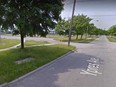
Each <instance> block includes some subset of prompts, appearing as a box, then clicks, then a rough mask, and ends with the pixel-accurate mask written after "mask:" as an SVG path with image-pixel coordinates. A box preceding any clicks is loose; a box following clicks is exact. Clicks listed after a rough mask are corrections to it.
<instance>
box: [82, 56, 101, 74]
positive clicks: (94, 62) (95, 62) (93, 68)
mask: <svg viewBox="0 0 116 87" xmlns="http://www.w3.org/2000/svg"><path fill="white" fill-rule="evenodd" d="M87 61H88V62H90V63H89V64H88V66H87V69H86V70H81V72H80V74H89V75H94V76H97V74H102V73H100V72H98V70H99V66H100V65H99V59H97V58H90V60H87Z"/></svg>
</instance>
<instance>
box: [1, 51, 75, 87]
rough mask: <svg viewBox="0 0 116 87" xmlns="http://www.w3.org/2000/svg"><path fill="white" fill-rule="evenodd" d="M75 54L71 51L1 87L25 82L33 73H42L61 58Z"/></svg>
mask: <svg viewBox="0 0 116 87" xmlns="http://www.w3.org/2000/svg"><path fill="white" fill-rule="evenodd" d="M74 52H75V51H74V50H73V51H70V52H68V53H66V54H64V55H62V56H61V57H58V58H57V59H55V60H53V61H51V62H49V63H47V64H45V65H43V66H41V67H39V68H37V69H35V70H33V71H31V72H29V73H27V74H25V75H23V76H21V77H19V78H17V79H15V80H13V81H11V82H9V83H4V84H2V85H0V87H10V84H13V83H15V82H17V81H20V80H23V79H25V78H26V77H28V76H30V75H32V74H33V73H35V72H37V71H41V70H42V69H44V68H45V67H48V66H50V65H52V64H54V63H55V62H56V61H58V60H60V59H61V58H63V57H65V56H67V55H69V54H71V53H74Z"/></svg>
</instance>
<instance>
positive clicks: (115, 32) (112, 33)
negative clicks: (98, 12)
mask: <svg viewBox="0 0 116 87" xmlns="http://www.w3.org/2000/svg"><path fill="white" fill-rule="evenodd" d="M107 34H108V35H110V36H116V25H113V26H111V27H110V28H109V29H108V30H107Z"/></svg>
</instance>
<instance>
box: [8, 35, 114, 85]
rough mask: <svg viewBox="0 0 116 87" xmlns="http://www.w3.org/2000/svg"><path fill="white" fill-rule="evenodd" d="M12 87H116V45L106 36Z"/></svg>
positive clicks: (79, 48) (81, 47)
mask: <svg viewBox="0 0 116 87" xmlns="http://www.w3.org/2000/svg"><path fill="white" fill-rule="evenodd" d="M73 45H76V46H77V47H78V52H74V53H71V54H69V55H67V56H64V57H63V58H61V59H59V60H58V61H57V62H55V63H52V64H50V65H49V66H47V67H45V68H43V69H42V70H39V71H36V72H34V73H33V74H31V75H29V76H27V77H25V78H23V79H21V80H18V81H15V82H14V83H12V84H9V87H116V43H111V42H109V41H108V40H107V39H106V37H105V36H102V37H100V38H98V39H96V40H95V41H93V42H92V43H87V44H73Z"/></svg>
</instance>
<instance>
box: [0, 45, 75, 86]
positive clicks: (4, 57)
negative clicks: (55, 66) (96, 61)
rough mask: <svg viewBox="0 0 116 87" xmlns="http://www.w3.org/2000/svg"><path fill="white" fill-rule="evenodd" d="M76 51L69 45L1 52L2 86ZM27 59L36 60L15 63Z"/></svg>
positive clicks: (0, 79) (0, 74)
mask: <svg viewBox="0 0 116 87" xmlns="http://www.w3.org/2000/svg"><path fill="white" fill-rule="evenodd" d="M74 49H75V47H72V46H70V47H68V46H67V45H52V46H41V47H39V46H37V47H29V48H25V49H23V50H21V49H18V48H17V49H12V50H8V51H4V52H0V84H3V83H6V82H10V81H12V80H14V79H16V78H18V77H20V76H22V75H24V74H26V73H28V72H30V71H32V70H35V69H37V68H38V67H40V66H42V65H44V64H47V63H48V62H50V61H52V60H54V59H56V58H58V57H60V56H61V55H63V54H65V53H67V52H69V51H71V50H74ZM27 57H32V58H34V60H33V61H31V62H28V63H23V64H20V65H18V64H16V63H15V61H17V60H21V59H25V58H27Z"/></svg>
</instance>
